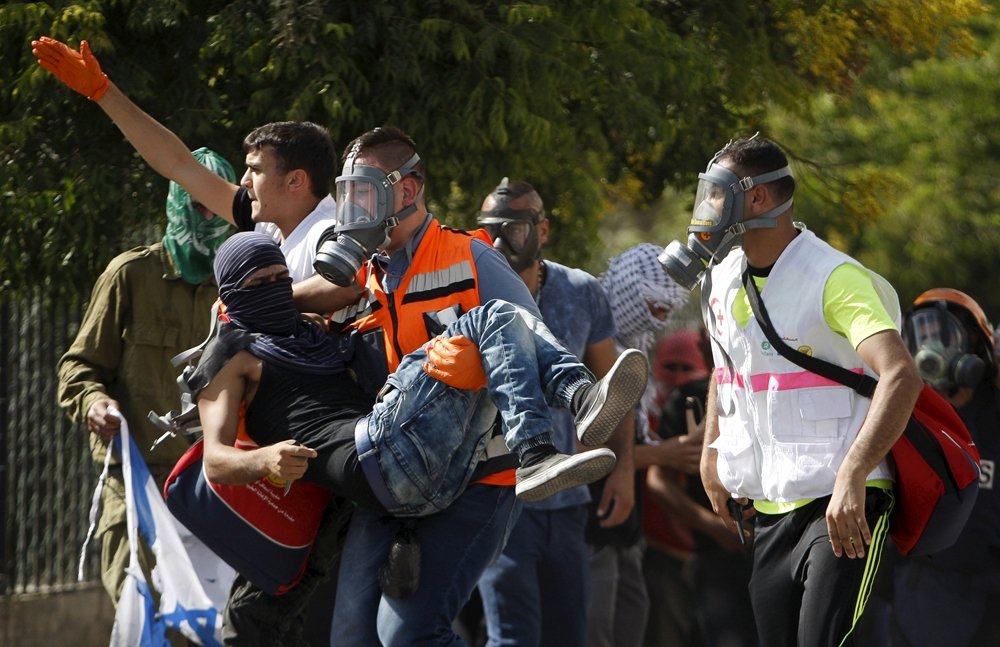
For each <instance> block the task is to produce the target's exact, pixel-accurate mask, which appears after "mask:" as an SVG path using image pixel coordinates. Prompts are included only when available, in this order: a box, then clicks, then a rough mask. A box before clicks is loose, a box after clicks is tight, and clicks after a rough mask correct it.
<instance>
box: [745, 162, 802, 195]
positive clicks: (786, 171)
mask: <svg viewBox="0 0 1000 647" xmlns="http://www.w3.org/2000/svg"><path fill="white" fill-rule="evenodd" d="M791 174H792V169H790V168H789V167H787V166H782V167H781V168H779V169H777V170H775V171H769V172H767V173H762V174H760V175H755V176H754V177H745V178H743V179H742V180H740V181H739V185H740V188H741V189H743V190H744V191H749V190H750V189H752V188H753V187H755V186H760V185H761V184H767V183H768V182H774V181H775V180H780V179H781V178H783V177H788V176H789V175H791Z"/></svg>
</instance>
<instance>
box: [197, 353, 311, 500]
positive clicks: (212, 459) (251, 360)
mask: <svg viewBox="0 0 1000 647" xmlns="http://www.w3.org/2000/svg"><path fill="white" fill-rule="evenodd" d="M259 371H260V360H258V359H257V358H256V357H254V356H253V355H251V354H250V353H248V352H246V351H240V352H239V353H237V354H236V355H234V356H233V358H232V359H230V360H229V361H228V362H226V364H225V365H224V366H223V367H222V368H221V369H220V370H219V372H218V373H217V374H216V375H215V377H214V378H212V381H211V383H209V385H208V386H206V387H205V388H204V389H203V390H202V391H201V392H200V393H199V394H198V413H199V416H200V418H201V426H202V429H203V430H204V443H205V475H206V476H207V477H208V480H210V481H212V482H213V483H221V484H223V485H246V484H248V483H253V482H254V481H257V480H259V479H261V478H263V477H265V476H267V475H269V474H274V475H276V476H278V477H280V478H283V479H286V480H288V481H294V480H295V479H298V478H301V477H302V475H303V474H305V471H306V468H307V467H308V465H309V462H308V460H309V459H310V458H314V457H315V456H316V452H315V451H314V450H312V449H309V448H308V447H304V446H302V445H297V444H295V441H293V440H286V441H283V442H280V443H276V444H274V445H268V446H265V447H260V448H258V449H251V450H242V449H236V447H234V445H235V444H236V433H237V429H238V428H239V416H240V403H241V402H242V401H243V398H244V393H245V391H246V390H247V387H248V386H250V385H251V384H254V385H255V384H256V381H257V375H258V374H259Z"/></svg>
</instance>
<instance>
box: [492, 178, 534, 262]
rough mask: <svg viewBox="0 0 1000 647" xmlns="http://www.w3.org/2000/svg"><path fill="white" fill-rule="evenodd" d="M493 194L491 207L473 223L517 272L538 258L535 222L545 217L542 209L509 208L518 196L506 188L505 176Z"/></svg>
mask: <svg viewBox="0 0 1000 647" xmlns="http://www.w3.org/2000/svg"><path fill="white" fill-rule="evenodd" d="M492 195H493V208H492V209H490V210H489V211H480V212H479V216H478V217H477V218H476V222H477V223H478V224H479V226H480V227H482V228H483V229H485V230H486V233H488V234H489V235H490V239H492V240H493V247H495V248H496V249H497V250H499V251H500V253H502V254H503V255H504V256H505V257H506V258H507V262H508V263H510V266H511V268H513V270H514V271H515V272H517V273H518V274H520V273H521V272H523V271H524V270H526V269H528V268H529V267H531V265H532V263H534V262H535V261H537V260H538V259H539V258H540V257H541V254H542V245H541V241H540V240H539V237H538V224H539V223H540V222H542V220H543V219H544V218H545V210H544V209H541V210H536V209H511V208H510V203H511V201H512V200H515V199H517V198H519V197H521V195H514V193H513V192H512V191H511V190H510V188H509V187H508V184H507V178H504V179H503V180H502V181H501V182H500V185H499V186H497V188H496V189H494V190H493V194H492ZM522 195H523V194H522Z"/></svg>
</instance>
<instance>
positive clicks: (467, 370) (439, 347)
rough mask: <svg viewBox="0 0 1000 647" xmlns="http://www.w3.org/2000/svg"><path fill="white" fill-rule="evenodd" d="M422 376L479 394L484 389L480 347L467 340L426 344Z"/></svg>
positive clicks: (451, 338) (434, 340)
mask: <svg viewBox="0 0 1000 647" xmlns="http://www.w3.org/2000/svg"><path fill="white" fill-rule="evenodd" d="M426 348H427V361H426V362H424V372H425V373H427V374H428V375H430V376H431V377H433V378H434V379H436V380H440V381H442V382H444V383H445V384H447V385H448V386H450V387H454V388H456V389H464V390H466V391H478V390H479V389H482V388H483V387H485V386H486V373H485V372H484V371H483V360H482V358H481V357H480V356H479V347H477V346H476V345H475V344H473V343H472V342H471V341H469V338H468V337H463V336H462V335H456V336H455V337H448V338H445V337H435V338H434V339H432V340H430V341H429V342H427V346H426Z"/></svg>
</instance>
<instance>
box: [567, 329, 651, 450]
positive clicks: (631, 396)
mask: <svg viewBox="0 0 1000 647" xmlns="http://www.w3.org/2000/svg"><path fill="white" fill-rule="evenodd" d="M608 375H610V376H611V377H610V379H608V380H607V381H606V382H604V383H602V384H601V385H600V386H601V387H603V389H604V393H603V395H604V400H605V401H604V406H602V407H600V408H599V409H598V410H597V414H596V415H595V416H594V417H593V419H591V420H589V421H588V420H584V421H583V422H581V423H580V424H579V425H577V428H576V434H577V438H579V439H580V442H581V443H583V444H584V445H589V446H591V447H594V446H597V445H603V444H604V443H606V442H608V439H609V438H611V434H613V433H614V432H615V429H617V428H618V425H619V424H620V423H621V421H622V418H624V417H625V414H627V413H628V412H629V411H631V410H632V409H633V408H634V407H635V405H636V404H637V403H638V402H639V399H640V398H641V397H642V394H643V391H645V390H646V380H647V379H649V363H648V362H647V361H646V356H645V355H643V354H642V353H640V352H639V351H637V350H635V349H629V350H627V351H625V352H624V353H622V354H621V355H620V356H619V357H618V359H617V360H616V361H615V364H614V366H612V367H611V370H610V371H608Z"/></svg>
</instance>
